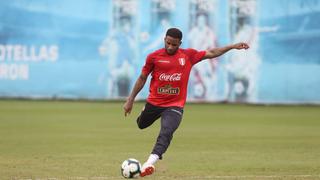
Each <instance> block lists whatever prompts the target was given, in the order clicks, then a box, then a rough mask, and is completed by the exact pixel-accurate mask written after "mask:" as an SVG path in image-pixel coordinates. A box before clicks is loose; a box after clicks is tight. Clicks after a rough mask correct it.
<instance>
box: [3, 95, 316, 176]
mask: <svg viewBox="0 0 320 180" xmlns="http://www.w3.org/2000/svg"><path fill="white" fill-rule="evenodd" d="M142 106H143V103H137V104H135V107H134V110H133V112H132V114H131V115H130V116H129V117H127V118H124V116H123V112H122V103H117V102H114V103H112V102H76V101H75V102H73V101H27V100H25V101H15V100H1V101H0V179H14V180H16V179H19V180H20V179H23V180H26V179H37V180H40V179H50V180H53V179H77V180H80V179H81V180H82V179H90V180H95V179H96V180H102V179H123V178H122V177H121V176H120V164H121V163H122V161H123V160H125V159H126V158H129V157H133V158H137V159H138V160H140V161H141V162H144V161H145V160H146V158H147V157H148V155H149V153H150V151H151V149H152V147H153V145H154V142H155V139H156V137H157V135H158V131H159V121H157V122H156V123H155V124H154V125H153V126H151V127H150V128H148V129H145V130H139V129H138V128H137V126H136V124H135V119H136V117H137V115H138V114H139V112H140V110H141V108H142ZM156 168H157V171H156V173H155V174H154V175H152V176H151V177H147V178H144V179H174V180H176V179H310V180H311V179H312V180H313V179H320V106H253V105H227V104H202V105H200V104H187V105H186V107H185V113H184V118H183V121H182V124H181V125H180V128H179V129H178V130H177V132H176V134H175V136H174V139H173V141H172V144H171V146H170V147H169V149H168V151H167V153H166V154H165V155H164V159H163V160H162V161H160V162H158V163H157V165H156Z"/></svg>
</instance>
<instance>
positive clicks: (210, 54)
mask: <svg viewBox="0 0 320 180" xmlns="http://www.w3.org/2000/svg"><path fill="white" fill-rule="evenodd" d="M248 48H249V45H248V44H247V43H243V42H241V43H236V44H231V45H228V46H224V47H219V48H212V49H208V50H207V51H206V54H205V55H204V56H203V58H202V59H212V58H215V57H218V56H221V55H222V54H224V53H226V52H228V51H230V50H231V49H238V50H240V49H248Z"/></svg>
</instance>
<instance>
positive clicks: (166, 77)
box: [159, 73, 182, 81]
mask: <svg viewBox="0 0 320 180" xmlns="http://www.w3.org/2000/svg"><path fill="white" fill-rule="evenodd" d="M181 75H182V73H173V74H166V73H162V74H160V76H159V80H160V81H180V80H181Z"/></svg>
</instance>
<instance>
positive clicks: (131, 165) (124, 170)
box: [121, 158, 141, 179]
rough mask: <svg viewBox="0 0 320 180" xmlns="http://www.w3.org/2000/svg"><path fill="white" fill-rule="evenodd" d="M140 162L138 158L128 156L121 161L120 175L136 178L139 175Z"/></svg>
mask: <svg viewBox="0 0 320 180" xmlns="http://www.w3.org/2000/svg"><path fill="white" fill-rule="evenodd" d="M140 170H141V164H140V162H139V161H138V160H136V159H133V158H129V159H127V160H125V161H123V163H122V165H121V175H122V176H123V177H124V178H128V179H129V178H130V179H131V178H137V177H139V174H140Z"/></svg>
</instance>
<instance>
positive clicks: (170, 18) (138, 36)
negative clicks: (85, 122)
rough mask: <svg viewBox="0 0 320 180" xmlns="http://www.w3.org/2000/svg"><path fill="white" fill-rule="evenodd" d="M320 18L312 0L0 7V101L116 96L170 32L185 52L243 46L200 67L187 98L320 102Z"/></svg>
mask: <svg viewBox="0 0 320 180" xmlns="http://www.w3.org/2000/svg"><path fill="white" fill-rule="evenodd" d="M319 18H320V1H319V0H282V1H276V0H270V1H262V0H260V1H259V0H229V1H225V0H186V1H180V0H113V1H111V0H105V1H102V0H90V1H87V0H68V1H63V0H55V1H51V0H28V1H27V0H11V1H1V2H0V19H1V21H0V96H1V97H27V98H67V99H119V98H124V97H126V96H128V94H129V93H130V91H131V89H132V87H133V85H134V82H135V80H136V79H137V77H138V75H139V74H140V72H141V68H142V66H143V64H144V61H145V58H146V56H147V55H148V54H149V53H150V52H152V51H153V50H156V49H158V48H162V47H163V46H164V44H163V38H164V34H165V32H166V30H167V29H168V28H169V27H172V26H174V27H179V28H180V29H181V30H182V31H183V40H182V41H183V43H182V47H183V48H187V47H191V48H195V49H198V50H206V49H210V48H215V47H220V46H224V45H227V44H230V43H235V42H239V41H244V42H247V43H248V44H249V45H250V47H251V48H250V49H249V50H247V51H235V50H232V51H230V52H228V53H227V54H225V55H223V56H220V57H218V58H215V59H210V60H206V61H203V62H201V63H198V64H197V65H196V66H195V67H194V68H193V70H192V71H191V75H190V81H189V88H188V100H189V101H195V102H203V101H210V102H220V101H230V102H249V103H319V102H320V93H319V92H320V56H319V49H320V43H319V42H320V23H319V22H318V21H319ZM147 94H148V84H146V86H145V88H144V89H143V90H142V92H141V93H139V95H138V97H137V98H138V99H145V98H146V96H147Z"/></svg>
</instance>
